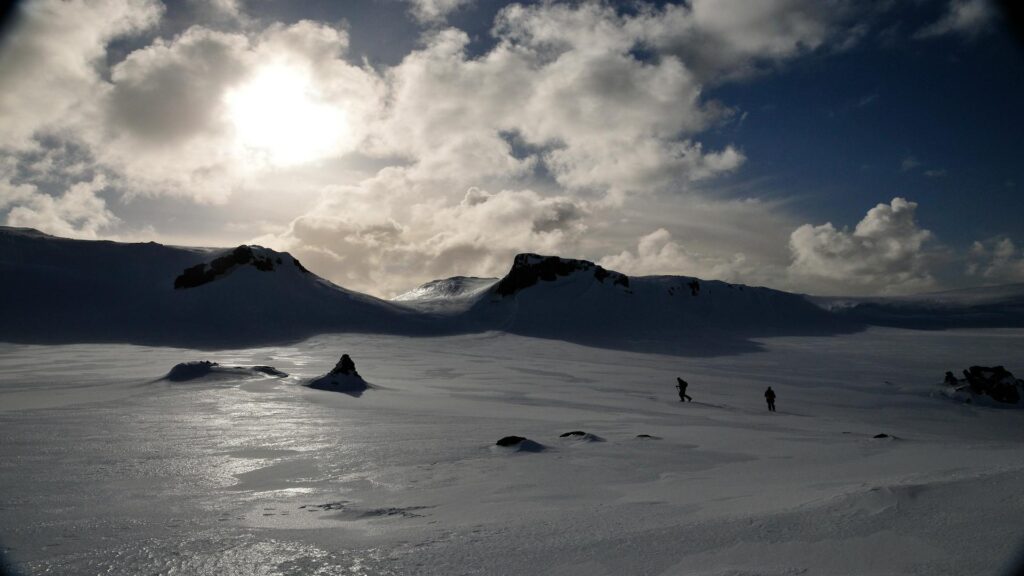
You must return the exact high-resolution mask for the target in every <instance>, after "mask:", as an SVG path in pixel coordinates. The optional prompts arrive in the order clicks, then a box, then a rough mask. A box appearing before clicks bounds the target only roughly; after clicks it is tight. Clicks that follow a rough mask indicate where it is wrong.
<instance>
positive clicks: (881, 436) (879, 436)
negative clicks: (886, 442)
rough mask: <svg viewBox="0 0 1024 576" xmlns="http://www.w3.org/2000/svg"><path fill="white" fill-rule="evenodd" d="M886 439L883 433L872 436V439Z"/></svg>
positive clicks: (886, 436) (886, 435)
mask: <svg viewBox="0 0 1024 576" xmlns="http://www.w3.org/2000/svg"><path fill="white" fill-rule="evenodd" d="M888 437H889V435H888V434H885V433H884V432H883V433H882V434H875V435H874V436H872V438H888Z"/></svg>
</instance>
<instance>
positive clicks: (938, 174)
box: [924, 169, 946, 178]
mask: <svg viewBox="0 0 1024 576" xmlns="http://www.w3.org/2000/svg"><path fill="white" fill-rule="evenodd" d="M924 175H925V176H927V177H928V178H942V177H943V176H945V175H946V170H945V169H937V170H925V171H924Z"/></svg>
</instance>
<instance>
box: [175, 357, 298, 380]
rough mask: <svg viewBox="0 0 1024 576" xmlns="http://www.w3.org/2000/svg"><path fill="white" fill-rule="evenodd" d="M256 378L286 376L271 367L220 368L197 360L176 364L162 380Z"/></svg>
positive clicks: (212, 363)
mask: <svg viewBox="0 0 1024 576" xmlns="http://www.w3.org/2000/svg"><path fill="white" fill-rule="evenodd" d="M257 376H265V377H272V378H287V377H288V374H286V373H284V372H282V371H280V370H278V369H277V368H274V367H273V366H221V365H220V364H218V363H216V362H210V361H208V360H199V361H195V362H182V363H180V364H176V365H175V366H174V368H171V371H170V372H168V373H167V375H166V376H164V378H163V379H164V380H169V381H171V382H187V381H189V380H198V379H200V378H206V377H217V378H232V379H237V378H253V377H257Z"/></svg>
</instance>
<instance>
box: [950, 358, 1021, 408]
mask: <svg viewBox="0 0 1024 576" xmlns="http://www.w3.org/2000/svg"><path fill="white" fill-rule="evenodd" d="M963 374H964V377H963V378H959V379H958V378H957V377H956V376H954V375H953V373H952V372H946V377H945V381H944V383H943V384H944V386H945V389H944V390H943V393H944V394H945V395H946V396H949V397H950V398H953V399H956V400H961V401H963V402H967V403H973V404H993V405H1001V406H1019V407H1022V408H1024V403H1022V402H1021V398H1022V397H1024V380H1021V379H1020V378H1015V377H1014V376H1013V374H1012V373H1010V371H1009V370H1007V369H1006V368H1003V367H1002V366H993V367H988V366H971V367H970V368H969V369H967V370H964V371H963Z"/></svg>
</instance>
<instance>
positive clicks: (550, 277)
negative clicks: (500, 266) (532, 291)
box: [494, 254, 629, 296]
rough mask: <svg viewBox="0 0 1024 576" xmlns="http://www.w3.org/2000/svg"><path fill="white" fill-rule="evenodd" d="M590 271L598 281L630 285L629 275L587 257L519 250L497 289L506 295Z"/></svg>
mask: <svg viewBox="0 0 1024 576" xmlns="http://www.w3.org/2000/svg"><path fill="white" fill-rule="evenodd" d="M585 275H590V276H592V277H593V279H594V280H595V281H597V282H600V283H602V284H608V285H609V286H618V287H620V288H621V289H623V290H628V289H629V276H626V275H625V274H620V273H619V272H611V271H608V270H605V269H604V268H602V267H601V266H598V265H597V264H594V263H593V262H588V261H586V260H573V259H570V258H560V257H558V256H540V255H538V254H518V255H517V256H516V258H515V260H514V261H513V263H512V269H511V270H509V272H508V274H506V275H505V277H504V278H502V279H501V280H499V281H498V283H497V284H495V286H494V292H495V293H496V294H500V295H502V296H510V295H513V294H516V293H518V292H520V291H522V290H525V289H526V288H529V287H531V286H533V285H535V284H537V283H538V282H553V281H555V280H558V279H559V278H565V277H570V276H585Z"/></svg>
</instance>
